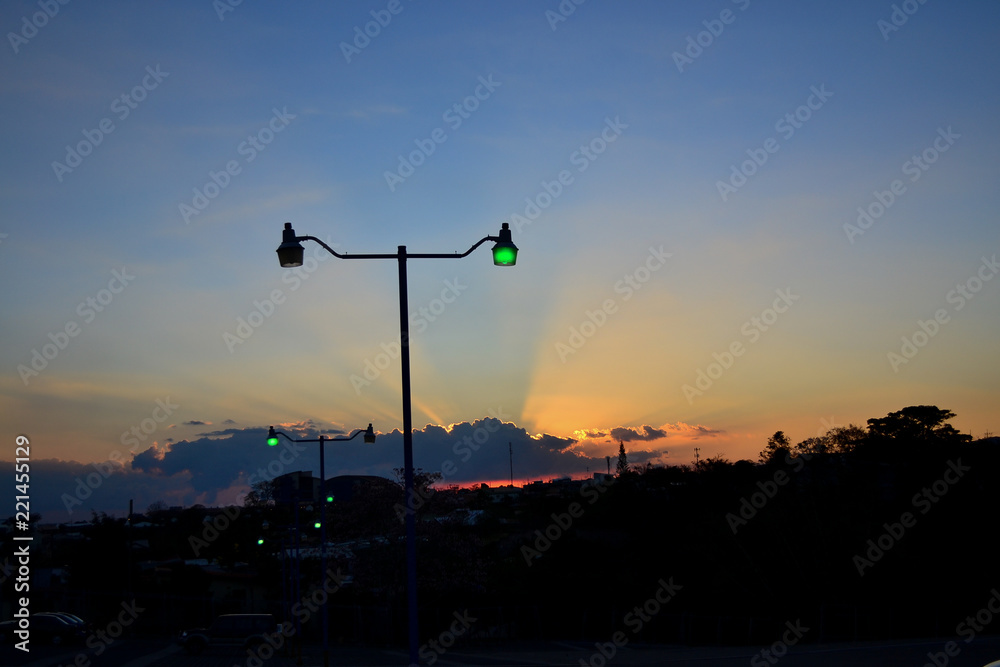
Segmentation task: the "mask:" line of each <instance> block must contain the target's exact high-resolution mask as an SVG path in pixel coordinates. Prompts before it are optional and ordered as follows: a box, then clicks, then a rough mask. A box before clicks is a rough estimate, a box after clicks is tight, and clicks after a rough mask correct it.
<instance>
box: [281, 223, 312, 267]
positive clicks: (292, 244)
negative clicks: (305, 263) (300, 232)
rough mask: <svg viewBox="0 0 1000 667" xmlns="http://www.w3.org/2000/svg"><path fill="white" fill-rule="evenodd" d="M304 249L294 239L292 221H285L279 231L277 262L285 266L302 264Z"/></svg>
mask: <svg viewBox="0 0 1000 667" xmlns="http://www.w3.org/2000/svg"><path fill="white" fill-rule="evenodd" d="M305 251H306V249H305V248H303V247H302V244H301V243H299V242H298V241H297V240H296V237H295V230H294V229H292V223H290V222H286V223H285V229H284V230H283V231H282V232H281V245H279V246H278V251H277V252H278V262H279V263H280V264H281V265H282V266H283V267H285V268H294V267H296V266H302V256H303V254H304V253H305Z"/></svg>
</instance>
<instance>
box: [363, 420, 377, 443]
mask: <svg viewBox="0 0 1000 667" xmlns="http://www.w3.org/2000/svg"><path fill="white" fill-rule="evenodd" d="M374 442H375V431H373V430H372V425H371V424H370V423H369V424H368V430H367V431H365V444H368V445H371V444H373V443H374Z"/></svg>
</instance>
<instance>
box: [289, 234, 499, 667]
mask: <svg viewBox="0 0 1000 667" xmlns="http://www.w3.org/2000/svg"><path fill="white" fill-rule="evenodd" d="M302 241H315V242H316V243H318V244H320V245H321V246H323V248H325V249H326V251H327V252H329V253H330V254H331V255H333V256H334V257H336V258H338V259H395V260H396V262H397V263H398V265H399V347H400V363H401V365H402V392H403V486H404V494H405V496H406V515H405V522H406V589H407V591H406V593H407V617H408V619H409V649H410V664H411V665H419V664H420V657H419V651H418V649H419V644H420V640H419V634H418V631H417V523H416V500H417V499H416V492H415V490H414V487H413V420H412V417H411V410H410V326H409V313H408V310H409V308H408V306H407V295H406V260H407V259H461V258H463V257H466V256H468V255H469V254H471V253H472V251H473V250H475V249H476V248H478V247H479V246H481V245H482V244H483V243H486V242H487V241H493V242H494V246H493V264H495V265H496V266H514V265H515V263H516V262H517V246H516V245H514V242H513V240H512V238H511V231H510V225H508V224H507V223H506V222H505V223H503V224H502V225H501V227H500V232H499V234H498V235H497V236H484V237H483V238H481V239H480V240H479V241H477V242H476V243H474V244H473V245H472V247H471V248H469V249H468V250H466V251H465V252H463V253H457V252H456V253H408V252H407V251H406V246H405V245H401V246H397V248H396V253H395V254H378V253H376V254H369V253H364V254H357V253H355V254H346V253H339V252H337V251H336V250H334V249H333V248H331V247H330V246H328V245H327V244H326V243H324V242H323V241H322V240H321V239H318V238H316V237H315V236H296V235H295V230H294V229H292V223H290V222H286V223H285V228H284V230H283V232H282V237H281V245H280V246H278V250H277V252H278V262H279V263H280V264H281V266H283V267H286V268H292V267H296V266H302V258H303V255H304V253H305V249H304V248H303V247H302V243H301V242H302Z"/></svg>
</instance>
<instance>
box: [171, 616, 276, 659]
mask: <svg viewBox="0 0 1000 667" xmlns="http://www.w3.org/2000/svg"><path fill="white" fill-rule="evenodd" d="M280 631H281V625H280V624H279V623H278V622H277V621H276V620H275V619H274V616H273V615H271V614H224V615H222V616H219V617H217V618H216V619H215V621H213V622H212V625H211V626H209V627H208V628H194V629H191V630H185V631H184V632H182V633H181V634H180V636H179V637H178V638H177V643H178V644H180V645H181V646H182V647H183V648H184V650H185V651H187V652H188V653H190V654H192V655H197V654H198V653H201V652H202V651H204V650H205V649H206V648H208V647H210V646H238V647H241V648H251V649H252V648H254V647H256V646H259V645H260V644H263V643H264V642H265V637H267V636H269V635H274V633H276V632H280Z"/></svg>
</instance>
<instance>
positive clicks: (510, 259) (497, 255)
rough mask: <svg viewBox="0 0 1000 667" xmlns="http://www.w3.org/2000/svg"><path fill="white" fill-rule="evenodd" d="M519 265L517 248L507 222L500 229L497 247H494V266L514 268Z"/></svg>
mask: <svg viewBox="0 0 1000 667" xmlns="http://www.w3.org/2000/svg"><path fill="white" fill-rule="evenodd" d="M516 263H517V246H516V245H514V241H513V240H512V239H511V237H510V225H508V224H507V223H506V222H505V223H503V225H501V227H500V234H499V235H498V236H497V242H496V245H494V246H493V264H494V265H495V266H514V265H515V264H516Z"/></svg>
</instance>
